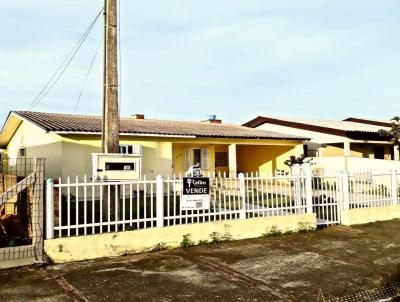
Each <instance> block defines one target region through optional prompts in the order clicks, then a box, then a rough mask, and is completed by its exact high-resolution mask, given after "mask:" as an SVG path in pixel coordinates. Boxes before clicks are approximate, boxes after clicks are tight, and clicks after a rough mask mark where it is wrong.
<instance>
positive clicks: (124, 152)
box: [118, 144, 142, 156]
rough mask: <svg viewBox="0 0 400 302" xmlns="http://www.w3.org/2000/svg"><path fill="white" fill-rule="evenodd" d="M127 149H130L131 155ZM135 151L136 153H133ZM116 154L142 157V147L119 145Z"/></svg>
mask: <svg viewBox="0 0 400 302" xmlns="http://www.w3.org/2000/svg"><path fill="white" fill-rule="evenodd" d="M129 147H132V153H128V150H129ZM121 151H123V152H121ZM135 151H137V152H135ZM118 153H119V154H127V155H138V156H142V145H135V144H121V145H119V146H118Z"/></svg>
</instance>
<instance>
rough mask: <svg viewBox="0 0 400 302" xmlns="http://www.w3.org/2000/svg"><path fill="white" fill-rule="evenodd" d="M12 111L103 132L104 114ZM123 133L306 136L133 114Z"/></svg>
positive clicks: (48, 124) (59, 128) (55, 125)
mask: <svg viewBox="0 0 400 302" xmlns="http://www.w3.org/2000/svg"><path fill="white" fill-rule="evenodd" d="M13 113H14V114H16V115H18V116H20V117H22V118H24V119H26V120H29V121H30V122H32V123H34V124H36V125H37V126H39V127H41V128H43V129H44V130H46V131H52V132H76V133H77V132H85V133H100V132H101V129H102V118H101V117H100V116H90V115H72V114H60V113H45V112H32V111H13ZM120 133H123V134H132V135H135V134H140V135H146V134H148V135H166V136H177V135H178V136H196V137H214V138H242V139H285V140H305V139H307V138H304V137H299V136H294V135H289V134H281V133H276V132H270V131H265V130H259V129H253V128H248V127H244V126H238V125H233V124H210V123H202V122H187V121H168V120H153V119H144V120H135V119H133V118H121V122H120Z"/></svg>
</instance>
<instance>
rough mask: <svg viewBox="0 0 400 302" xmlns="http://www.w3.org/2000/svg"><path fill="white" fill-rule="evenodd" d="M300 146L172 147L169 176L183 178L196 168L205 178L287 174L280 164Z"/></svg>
mask: <svg viewBox="0 0 400 302" xmlns="http://www.w3.org/2000/svg"><path fill="white" fill-rule="evenodd" d="M302 152H303V146H302V145H300V144H295V143H291V142H287V143H286V144H284V143H282V142H280V143H273V142H272V143H264V144H260V143H257V144H256V143H254V144H251V143H219V144H216V143H204V144H201V143H173V144H172V157H173V173H174V174H176V175H185V173H186V172H187V171H188V169H189V168H190V167H191V166H193V165H196V164H198V165H199V166H200V168H201V169H202V170H203V171H204V173H205V174H206V175H210V176H216V175H220V174H221V175H223V174H226V175H230V176H233V177H235V176H237V175H238V174H239V173H249V174H250V173H259V174H269V175H271V174H275V172H276V171H277V170H288V167H287V166H285V165H284V161H285V160H287V159H288V158H289V157H290V156H291V155H296V156H299V155H300V154H302Z"/></svg>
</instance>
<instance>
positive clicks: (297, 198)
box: [289, 165, 301, 213]
mask: <svg viewBox="0 0 400 302" xmlns="http://www.w3.org/2000/svg"><path fill="white" fill-rule="evenodd" d="M293 181H294V186H293V196H294V202H295V206H296V209H295V211H296V213H299V212H300V208H301V166H300V165H294V166H293ZM289 182H290V178H289Z"/></svg>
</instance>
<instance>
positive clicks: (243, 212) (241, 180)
mask: <svg viewBox="0 0 400 302" xmlns="http://www.w3.org/2000/svg"><path fill="white" fill-rule="evenodd" d="M239 188H240V189H239V190H240V191H239V192H240V193H239V195H240V199H241V200H242V208H241V209H240V214H239V218H240V219H246V183H245V180H244V174H243V173H239Z"/></svg>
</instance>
